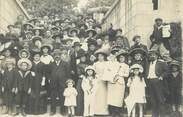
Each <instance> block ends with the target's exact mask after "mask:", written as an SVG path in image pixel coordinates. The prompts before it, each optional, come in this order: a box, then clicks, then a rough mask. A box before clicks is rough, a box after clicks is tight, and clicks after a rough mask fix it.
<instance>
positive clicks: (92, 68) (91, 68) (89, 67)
mask: <svg viewBox="0 0 183 117" xmlns="http://www.w3.org/2000/svg"><path fill="white" fill-rule="evenodd" d="M87 70H93V71H95V69H94V67H93V66H91V65H89V66H88V67H86V68H85V72H86V71H87Z"/></svg>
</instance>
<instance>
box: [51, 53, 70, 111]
mask: <svg viewBox="0 0 183 117" xmlns="http://www.w3.org/2000/svg"><path fill="white" fill-rule="evenodd" d="M53 56H54V62H53V63H52V64H51V65H50V72H51V73H50V75H51V80H50V88H51V113H50V115H55V113H56V106H57V99H58V98H59V102H60V108H61V114H65V108H64V97H63V92H64V88H65V82H66V80H67V79H69V78H70V70H69V65H68V63H66V62H64V61H63V60H62V59H61V56H62V52H61V51H60V49H55V50H54V52H53Z"/></svg>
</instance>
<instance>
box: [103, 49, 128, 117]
mask: <svg viewBox="0 0 183 117" xmlns="http://www.w3.org/2000/svg"><path fill="white" fill-rule="evenodd" d="M127 54H128V53H127V52H126V51H124V50H121V51H120V52H116V53H115V54H114V55H112V56H113V57H112V56H111V57H110V58H111V59H110V60H109V61H108V64H107V69H108V70H106V73H105V74H107V75H106V78H107V79H106V80H107V81H108V83H107V88H108V89H107V90H108V92H107V103H108V107H109V112H110V115H111V116H112V117H120V113H121V108H122V106H123V100H124V94H125V80H124V79H125V78H127V77H128V75H129V66H128V65H127V64H126V63H125V58H126V56H127Z"/></svg>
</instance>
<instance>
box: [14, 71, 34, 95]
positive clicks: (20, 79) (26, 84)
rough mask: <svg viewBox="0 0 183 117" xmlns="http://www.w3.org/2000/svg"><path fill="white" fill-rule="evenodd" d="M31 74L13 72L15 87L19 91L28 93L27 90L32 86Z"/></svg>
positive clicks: (28, 72) (27, 72)
mask: <svg viewBox="0 0 183 117" xmlns="http://www.w3.org/2000/svg"><path fill="white" fill-rule="evenodd" d="M32 78H33V76H32V74H31V72H30V71H26V72H25V73H23V72H22V71H21V70H18V71H16V72H15V79H16V81H15V86H16V88H18V92H19V91H25V92H28V90H29V88H31V84H32Z"/></svg>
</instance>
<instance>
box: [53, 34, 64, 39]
mask: <svg viewBox="0 0 183 117" xmlns="http://www.w3.org/2000/svg"><path fill="white" fill-rule="evenodd" d="M57 37H59V38H63V35H62V34H61V33H57V34H55V35H53V36H52V38H53V39H56V38H57Z"/></svg>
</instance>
